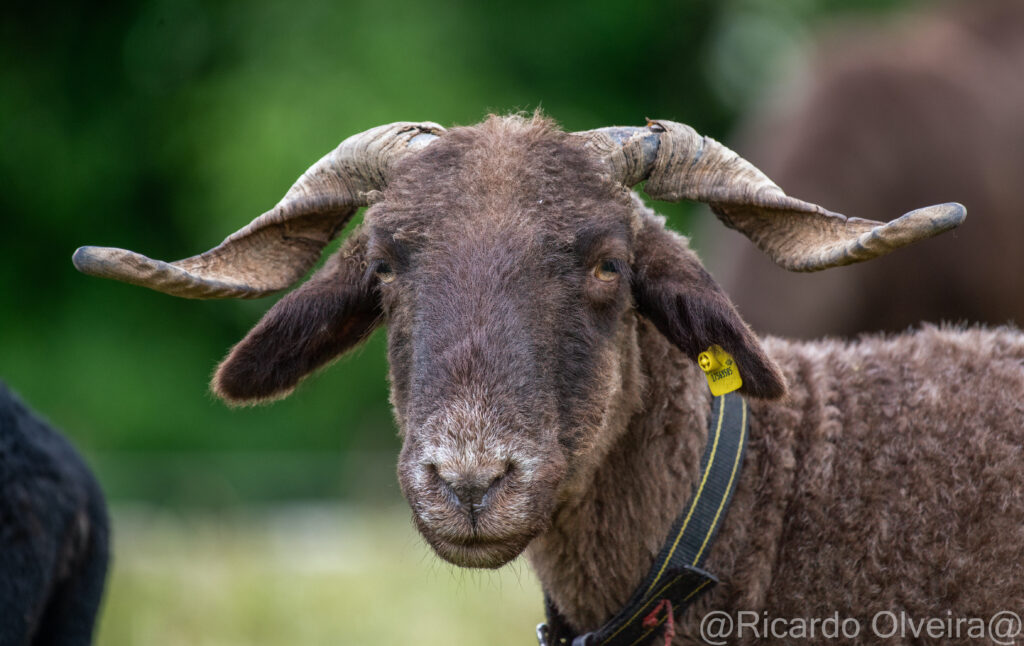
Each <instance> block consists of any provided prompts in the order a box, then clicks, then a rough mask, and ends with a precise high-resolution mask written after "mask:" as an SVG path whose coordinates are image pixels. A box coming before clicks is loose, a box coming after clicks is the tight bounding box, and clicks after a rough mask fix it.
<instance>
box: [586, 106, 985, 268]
mask: <svg viewBox="0 0 1024 646" xmlns="http://www.w3.org/2000/svg"><path fill="white" fill-rule="evenodd" d="M576 134H577V136H579V137H582V138H583V139H584V140H585V143H584V145H585V146H587V147H589V148H591V149H592V150H593V151H594V152H595V154H597V155H598V156H600V157H602V158H603V159H604V160H605V163H606V164H608V166H609V171H610V172H611V173H612V174H613V176H614V177H616V178H618V179H619V180H620V181H622V183H623V184H625V185H627V186H633V185H635V184H637V183H639V182H640V181H643V180H647V184H646V185H645V186H644V190H645V191H646V192H647V194H648V195H650V196H651V197H653V198H654V199H658V200H667V201H671V202H675V201H679V200H681V199H689V200H696V201H699V202H705V203H707V204H708V205H709V206H710V207H711V210H712V211H714V213H715V214H716V215H717V216H718V218H719V219H720V220H722V222H723V223H724V224H725V225H726V226H728V227H731V228H733V229H736V230H737V231H740V232H742V233H743V234H744V235H746V236H747V237H748V238H750V239H751V241H753V242H754V244H756V245H757V246H758V248H759V249H761V250H762V251H764V252H765V253H766V254H768V256H769V257H770V258H771V259H772V260H773V261H775V263H776V264H778V265H779V266H781V267H784V268H785V269H788V270H790V271H819V270H821V269H828V268H830V267H839V266H842V265H850V264H853V263H857V262H863V261H865V260H870V259H872V258H877V257H879V256H883V255H885V254H887V253H889V252H890V251H893V250H895V249H898V248H900V247H903V246H906V245H908V244H910V243H912V242H915V241H917V240H923V239H925V238H930V237H932V236H935V235H938V234H940V233H942V232H944V231H949V230H950V229H954V228H956V227H957V226H959V225H960V223H961V222H963V221H964V218H966V217H967V210H966V209H965V208H964V207H963V205H961V204H957V203H955V202H950V203H946V204H937V205H934V206H928V207H925V208H921V209H917V210H915V211H911V212H909V213H907V214H905V215H903V216H901V217H899V218H897V219H895V220H893V221H892V222H888V223H885V222H876V221H874V220H864V219H861V218H848V217H846V216H844V215H840V214H839V213H833V212H832V211H828V210H826V209H824V208H822V207H820V206H818V205H816V204H811V203H809V202H804V201H803V200H798V199H796V198H793V197H789V196H788V195H786V194H785V193H784V192H783V191H782V189H781V188H779V187H778V186H777V185H776V184H775V183H774V182H772V181H771V180H770V179H768V177H767V176H765V174H764V173H762V172H761V171H760V170H758V169H757V168H756V167H754V165H753V164H751V163H750V162H748V161H747V160H745V159H743V158H742V157H740V156H739V155H737V154H736V153H734V152H733V151H732V150H730V149H729V148H727V147H725V146H723V145H722V144H720V143H718V142H717V141H715V140H714V139H711V138H710V137H703V136H701V135H699V134H697V132H696V131H695V130H694V129H693V128H691V127H689V126H687V125H683V124H681V123H675V122H672V121H652V122H649V123H648V125H647V127H645V128H601V129H598V130H590V131H587V132H581V133H576Z"/></svg>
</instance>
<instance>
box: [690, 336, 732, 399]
mask: <svg viewBox="0 0 1024 646" xmlns="http://www.w3.org/2000/svg"><path fill="white" fill-rule="evenodd" d="M697 365H698V366H700V369H701V370H703V371H704V376H706V377H707V378H708V385H709V386H711V394H712V395H714V396H715V397H720V396H722V395H724V394H725V393H731V392H732V391H734V390H738V389H739V387H740V386H742V385H743V379H741V378H740V370H739V367H738V366H737V365H736V360H735V359H733V358H732V355H731V354H729V353H728V352H726V351H725V350H723V349H722V347H721V346H718V345H713V346H711V347H710V348H708V349H707V350H705V351H704V352H701V353H700V354H698V355H697Z"/></svg>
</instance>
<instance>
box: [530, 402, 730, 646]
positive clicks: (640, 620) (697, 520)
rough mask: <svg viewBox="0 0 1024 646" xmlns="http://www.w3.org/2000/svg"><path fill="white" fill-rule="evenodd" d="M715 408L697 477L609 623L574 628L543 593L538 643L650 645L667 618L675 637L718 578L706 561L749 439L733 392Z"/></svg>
mask: <svg viewBox="0 0 1024 646" xmlns="http://www.w3.org/2000/svg"><path fill="white" fill-rule="evenodd" d="M711 408H712V411H711V416H710V418H709V420H708V443H707V446H706V447H705V448H704V456H703V457H702V458H701V462H700V464H701V472H700V479H699V480H698V481H697V482H696V483H695V484H694V488H693V493H692V494H691V495H690V500H689V502H688V503H687V504H686V507H684V508H683V511H682V513H680V514H679V516H678V517H677V518H676V521H675V523H673V525H672V529H671V530H670V531H669V534H668V538H667V539H666V540H665V543H664V545H662V547H661V552H659V554H658V557H657V558H656V559H655V560H654V564H653V565H651V569H650V571H648V573H647V576H646V577H644V580H643V583H641V584H640V586H639V587H638V588H637V589H636V590H635V591H634V592H633V595H632V596H631V597H630V599H629V601H628V602H627V603H626V605H625V607H624V608H622V610H620V611H619V612H618V613H617V614H616V615H615V616H614V617H612V618H611V619H610V620H609V621H608V623H606V624H605V625H603V626H601V627H600V628H599V629H597V630H596V631H594V632H590V633H586V634H584V635H577V634H576V632H575V631H574V630H572V628H571V627H570V626H569V624H568V622H567V621H566V620H565V618H564V617H562V615H561V613H559V612H558V609H557V608H556V607H555V606H554V604H553V603H552V602H551V599H550V597H548V596H547V595H545V599H544V601H545V605H546V613H547V623H546V624H541V625H540V626H538V627H537V639H538V641H539V643H540V646H562V645H563V644H571V645H572V646H641V645H645V644H649V643H651V642H652V641H653V640H654V638H655V637H656V636H657V633H658V631H659V628H660V627H661V626H662V625H664V624H665V623H666V622H667V624H668V627H667V633H666V634H667V635H669V636H671V635H672V634H674V632H675V630H674V622H675V619H676V617H679V616H681V615H682V613H683V612H684V611H685V610H686V608H687V607H688V606H689V605H690V604H691V603H693V602H694V601H695V600H696V599H697V598H698V597H700V595H702V594H704V593H705V592H707V591H708V590H710V589H711V588H713V587H714V586H715V584H716V583H718V579H716V578H715V577H714V575H712V574H710V573H709V572H705V571H704V570H702V569H701V566H702V565H703V564H704V560H705V559H706V558H707V556H708V553H709V552H710V551H711V546H712V544H713V543H714V540H715V533H716V532H717V531H718V528H719V527H720V526H721V524H722V522H723V521H724V520H725V516H726V513H727V512H728V510H729V499H730V498H731V497H732V492H733V489H735V488H736V482H737V480H739V474H740V469H741V467H742V465H743V451H744V448H745V447H746V443H747V426H748V424H747V403H746V401H744V399H743V397H742V396H741V395H739V394H738V393H735V392H732V393H728V394H725V395H722V396H720V397H715V398H714V400H713V402H712V407H711Z"/></svg>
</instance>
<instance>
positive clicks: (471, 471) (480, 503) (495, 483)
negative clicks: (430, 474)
mask: <svg viewBox="0 0 1024 646" xmlns="http://www.w3.org/2000/svg"><path fill="white" fill-rule="evenodd" d="M435 468H436V469H437V474H438V476H440V478H441V482H442V487H444V488H445V489H447V490H448V492H449V493H451V495H452V496H454V497H455V501H456V503H457V504H458V505H459V506H460V507H462V508H463V509H464V510H465V511H466V512H468V513H469V514H470V515H475V513H476V512H478V511H482V510H483V509H484V508H485V507H486V506H487V504H486V502H487V497H488V494H490V493H492V492H494V491H495V490H497V489H498V488H499V487H500V486H501V482H502V480H504V479H505V476H507V475H508V472H509V471H510V470H511V468H512V465H511V463H509V462H494V463H489V464H486V465H480V466H476V467H473V468H461V469H456V468H451V467H448V466H447V465H443V464H439V465H435Z"/></svg>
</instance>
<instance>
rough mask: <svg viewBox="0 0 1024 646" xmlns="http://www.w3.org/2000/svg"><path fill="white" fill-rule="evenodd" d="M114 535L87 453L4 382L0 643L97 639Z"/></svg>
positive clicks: (73, 644) (0, 408)
mask: <svg viewBox="0 0 1024 646" xmlns="http://www.w3.org/2000/svg"><path fill="white" fill-rule="evenodd" d="M109 535H110V529H109V522H108V519H107V506H106V502H105V501H104V498H103V492H102V490H101V489H100V486H99V484H98V483H97V482H96V479H95V478H94V477H93V475H92V473H91V472H90V471H89V468H88V467H87V466H86V464H85V462H84V461H83V460H82V458H81V456H79V454H78V452H77V451H75V449H74V447H72V446H71V444H70V443H69V442H68V441H67V440H66V439H65V438H64V437H63V436H61V435H60V434H59V433H58V432H57V431H55V430H54V429H53V428H51V427H50V426H49V425H48V424H47V423H46V422H44V421H43V420H42V419H40V418H39V416H37V415H36V414H35V413H34V412H33V411H31V410H29V408H28V407H27V406H26V405H25V404H24V403H23V402H22V401H21V400H19V399H18V398H17V397H16V396H15V395H14V393H12V392H11V391H10V389H9V388H8V387H7V386H6V385H5V384H4V383H3V382H0V646H27V645H31V646H43V645H50V644H53V645H54V646H78V645H81V644H90V643H92V634H93V626H94V624H95V622H96V614H97V610H99V606H100V600H101V598H102V596H103V585H104V582H105V579H106V574H107V564H108V561H109V558H110V549H109V545H108V540H109Z"/></svg>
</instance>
